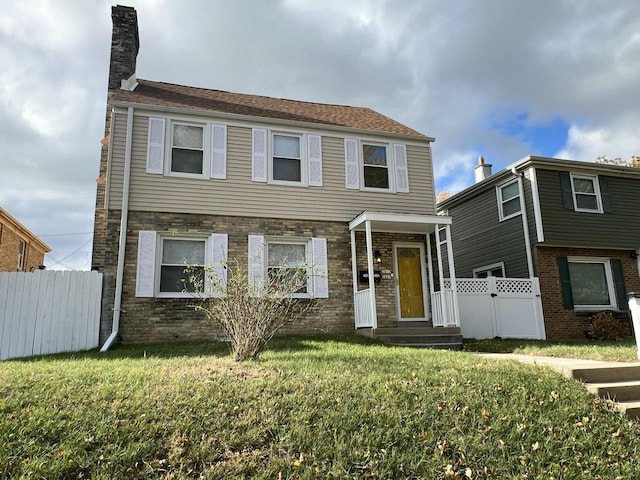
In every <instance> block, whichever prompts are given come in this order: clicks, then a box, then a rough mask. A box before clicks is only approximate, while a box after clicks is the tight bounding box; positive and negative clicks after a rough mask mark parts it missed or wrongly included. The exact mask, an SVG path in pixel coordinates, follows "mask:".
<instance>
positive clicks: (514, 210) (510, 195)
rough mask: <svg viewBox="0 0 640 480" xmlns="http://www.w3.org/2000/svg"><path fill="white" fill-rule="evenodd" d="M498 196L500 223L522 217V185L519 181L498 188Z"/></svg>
mask: <svg viewBox="0 0 640 480" xmlns="http://www.w3.org/2000/svg"><path fill="white" fill-rule="evenodd" d="M496 192H497V195H498V213H499V216H500V221H501V222H502V221H503V220H507V219H509V218H513V217H515V216H517V215H520V213H521V212H522V207H521V205H520V185H519V184H518V180H512V181H510V182H508V183H505V184H504V185H499V186H498V187H496Z"/></svg>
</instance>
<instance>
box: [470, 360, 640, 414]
mask: <svg viewBox="0 0 640 480" xmlns="http://www.w3.org/2000/svg"><path fill="white" fill-rule="evenodd" d="M477 355H478V356H480V357H483V358H486V359H491V360H503V361H504V360H511V361H516V362H521V363H530V364H535V365H540V366H544V367H549V368H552V369H554V370H556V371H558V372H560V373H562V374H563V375H564V376H565V377H568V378H573V379H576V380H580V381H581V382H583V384H584V386H585V388H586V389H587V390H588V391H589V392H591V393H593V394H594V395H598V396H600V397H602V398H606V399H610V400H612V401H613V403H614V405H615V406H616V408H617V409H618V410H620V411H622V412H624V413H625V414H626V415H627V416H628V417H630V418H640V362H603V361H599V360H583V359H578V358H557V357H537V356H533V355H519V354H515V353H478V354H477Z"/></svg>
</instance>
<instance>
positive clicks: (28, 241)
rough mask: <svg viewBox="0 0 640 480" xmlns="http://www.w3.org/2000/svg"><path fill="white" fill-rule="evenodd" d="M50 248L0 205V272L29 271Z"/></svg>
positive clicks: (40, 263) (41, 262) (39, 262)
mask: <svg viewBox="0 0 640 480" xmlns="http://www.w3.org/2000/svg"><path fill="white" fill-rule="evenodd" d="M50 251H51V248H50V247H49V245H47V244H46V243H44V242H43V241H42V240H40V239H39V238H38V237H36V236H35V235H34V234H33V233H31V231H29V229H28V228H27V227H25V226H24V225H22V224H21V223H20V222H19V221H18V220H16V219H15V218H14V217H12V216H11V215H10V214H9V212H7V211H6V210H5V209H4V208H2V207H0V272H31V271H33V270H36V269H37V268H39V267H40V266H41V265H43V264H44V255H45V254H46V253H49V252H50Z"/></svg>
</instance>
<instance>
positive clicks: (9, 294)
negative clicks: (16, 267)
mask: <svg viewBox="0 0 640 480" xmlns="http://www.w3.org/2000/svg"><path fill="white" fill-rule="evenodd" d="M101 295H102V274H101V273H98V272H93V271H92V272H69V271H35V272H31V273H27V272H0V360H6V359H8V358H17V357H28V356H31V355H42V354H47V353H57V352H75V351H80V350H88V349H90V348H94V347H97V346H98V334H99V324H100V301H101Z"/></svg>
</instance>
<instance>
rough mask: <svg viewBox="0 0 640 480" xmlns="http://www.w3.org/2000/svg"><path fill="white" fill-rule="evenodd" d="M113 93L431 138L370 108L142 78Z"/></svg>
mask: <svg viewBox="0 0 640 480" xmlns="http://www.w3.org/2000/svg"><path fill="white" fill-rule="evenodd" d="M110 93H111V96H110V98H111V101H112V102H126V103H137V104H143V105H155V106H164V107H173V108H187V109H191V110H205V111H214V112H223V113H231V114H238V115H248V116H254V117H265V118H278V119H283V120H291V121H297V122H309V123H318V124H323V125H333V126H341V127H350V128H355V129H359V130H372V131H376V132H385V133H395V134H400V135H411V136H416V137H420V138H421V139H429V138H428V137H426V136H425V135H423V134H422V133H420V132H417V131H416V130H413V129H411V128H409V127H407V126H405V125H402V124H401V123H398V122H396V121H395V120H392V119H390V118H389V117H386V116H384V115H382V114H380V113H378V112H375V111H373V110H371V109H370V108H363V107H350V106H345V105H329V104H323V103H312V102H301V101H298V100H286V99H282V98H272V97H263V96H260V95H247V94H242V93H232V92H225V91H222V90H209V89H205V88H197V87H187V86H183V85H174V84H171V83H163V82H153V81H150V80H141V79H138V86H137V87H136V88H135V89H134V90H133V91H129V90H112V91H111V92H110Z"/></svg>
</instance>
